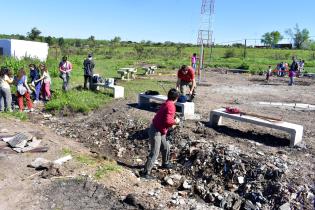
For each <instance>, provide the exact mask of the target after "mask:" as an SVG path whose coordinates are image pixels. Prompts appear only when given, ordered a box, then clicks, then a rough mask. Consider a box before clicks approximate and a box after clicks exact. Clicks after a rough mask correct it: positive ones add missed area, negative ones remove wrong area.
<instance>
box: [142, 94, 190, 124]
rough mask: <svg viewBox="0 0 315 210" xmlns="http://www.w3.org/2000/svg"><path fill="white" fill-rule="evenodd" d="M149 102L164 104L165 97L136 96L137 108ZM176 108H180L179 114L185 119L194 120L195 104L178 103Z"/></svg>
mask: <svg viewBox="0 0 315 210" xmlns="http://www.w3.org/2000/svg"><path fill="white" fill-rule="evenodd" d="M150 100H155V101H160V102H165V101H166V100H167V96H164V95H145V94H144V93H140V94H139V95H138V106H139V107H143V106H145V105H148V104H149V103H150ZM175 105H176V106H178V107H180V109H181V113H182V115H183V117H184V118H185V119H195V104H194V103H193V102H186V103H179V102H176V104H175Z"/></svg>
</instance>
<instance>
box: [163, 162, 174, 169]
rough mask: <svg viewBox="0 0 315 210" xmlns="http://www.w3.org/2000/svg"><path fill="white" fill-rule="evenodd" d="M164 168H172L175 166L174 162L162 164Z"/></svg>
mask: <svg viewBox="0 0 315 210" xmlns="http://www.w3.org/2000/svg"><path fill="white" fill-rule="evenodd" d="M161 168H163V169H172V168H173V164H172V163H166V164H162V167H161Z"/></svg>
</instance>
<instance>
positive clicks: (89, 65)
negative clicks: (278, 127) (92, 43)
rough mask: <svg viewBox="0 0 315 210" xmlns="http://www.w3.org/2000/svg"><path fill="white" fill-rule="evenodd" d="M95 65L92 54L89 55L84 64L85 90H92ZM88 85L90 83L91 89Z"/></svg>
mask: <svg viewBox="0 0 315 210" xmlns="http://www.w3.org/2000/svg"><path fill="white" fill-rule="evenodd" d="M94 67H95V64H94V61H93V57H92V54H91V53H90V54H88V57H87V58H86V59H85V60H84V62H83V70H84V89H90V90H91V88H92V78H93V70H94ZM87 83H89V88H88V86H87Z"/></svg>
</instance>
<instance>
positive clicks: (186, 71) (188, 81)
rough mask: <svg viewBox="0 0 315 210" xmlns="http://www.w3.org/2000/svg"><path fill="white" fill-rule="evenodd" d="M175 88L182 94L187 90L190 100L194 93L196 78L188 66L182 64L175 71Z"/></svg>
mask: <svg viewBox="0 0 315 210" xmlns="http://www.w3.org/2000/svg"><path fill="white" fill-rule="evenodd" d="M176 89H177V90H178V89H179V90H180V93H181V94H182V95H186V94H187V92H188V91H187V90H189V95H190V97H191V98H190V100H192V99H193V98H194V96H195V94H196V92H195V89H196V80H195V73H194V69H193V68H192V67H190V66H186V65H183V66H182V67H181V68H180V69H179V70H178V72H177V83H176Z"/></svg>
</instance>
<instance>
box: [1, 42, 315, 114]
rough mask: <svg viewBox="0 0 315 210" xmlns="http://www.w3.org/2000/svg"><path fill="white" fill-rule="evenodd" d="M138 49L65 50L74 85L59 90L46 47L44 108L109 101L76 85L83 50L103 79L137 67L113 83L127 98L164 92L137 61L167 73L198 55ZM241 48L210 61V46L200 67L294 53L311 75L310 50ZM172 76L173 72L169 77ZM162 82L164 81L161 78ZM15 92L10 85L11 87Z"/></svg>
mask: <svg viewBox="0 0 315 210" xmlns="http://www.w3.org/2000/svg"><path fill="white" fill-rule="evenodd" d="M143 48H144V49H143V53H142V54H137V52H136V50H135V48H134V47H133V46H127V47H122V46H117V47H116V48H111V47H109V46H103V47H99V48H93V49H89V48H82V49H81V48H78V49H77V50H76V51H74V52H76V54H70V55H69V54H68V59H69V61H70V62H72V64H73V71H72V74H71V80H70V83H71V87H73V89H72V90H71V91H70V92H68V93H64V92H62V91H61V86H62V81H61V79H60V78H59V77H58V74H59V73H58V64H59V61H60V58H61V57H62V54H61V52H60V50H57V51H56V49H55V48H54V49H50V50H49V56H48V60H47V66H48V70H49V72H50V74H51V76H52V84H51V88H52V90H53V98H52V100H51V101H49V102H48V103H47V104H46V110H48V111H57V112H58V111H61V110H70V111H73V112H83V113H87V112H90V111H92V110H93V109H96V108H98V107H100V106H103V105H104V104H106V103H108V102H110V101H111V100H112V97H110V95H109V94H108V92H109V91H103V90H102V92H99V93H94V92H90V91H80V90H78V89H77V87H80V86H83V69H82V63H83V60H84V59H85V56H86V54H87V53H88V52H91V51H93V52H94V59H95V63H96V67H95V73H98V74H100V75H101V76H102V77H105V78H109V77H114V78H118V77H119V75H118V73H117V70H118V69H119V68H121V67H136V68H137V69H138V79H137V80H135V81H120V80H118V84H119V85H122V86H124V87H125V95H126V97H127V98H134V99H136V97H137V94H138V93H139V92H143V91H146V90H157V91H159V92H161V93H162V94H164V90H163V88H162V87H161V86H159V85H158V83H157V80H159V77H148V78H146V79H139V75H141V74H143V73H144V71H143V70H142V69H141V68H140V66H141V64H144V63H146V64H156V65H158V66H159V69H158V70H157V73H162V74H169V73H176V70H177V69H178V68H179V67H180V66H181V65H183V64H187V65H190V56H191V55H192V53H194V52H196V53H198V54H199V52H200V50H199V47H183V48H181V49H180V50H178V49H177V48H176V46H156V47H154V46H144V47H143ZM231 49H232V51H233V55H232V56H231V57H229V58H225V54H226V52H227V51H228V50H231ZM243 55H244V49H243V48H220V47H215V48H213V52H212V57H211V60H210V49H209V48H206V49H205V66H206V67H225V68H233V69H234V68H244V67H247V68H248V69H249V71H250V72H251V73H258V72H262V71H266V70H267V69H268V66H269V65H271V66H272V67H275V66H276V64H277V63H279V62H288V63H291V57H292V56H293V55H295V56H297V57H298V58H301V59H304V60H305V71H306V72H314V73H315V52H314V51H308V50H295V49H293V50H280V49H255V48H247V55H246V58H244V57H243ZM33 62H35V63H38V61H36V60H35V61H33V60H30V59H25V60H22V61H15V60H14V59H2V58H0V65H9V66H10V67H12V68H13V69H15V70H17V69H18V68H20V67H22V66H24V67H25V68H26V69H27V65H28V64H29V63H33ZM170 78H173V79H174V80H175V79H176V76H170ZM164 83H165V82H164ZM174 86H175V82H172V83H168V84H167V85H165V89H167V90H168V89H169V88H171V87H174ZM12 90H14V87H12ZM9 115H12V116H17V117H18V118H22V119H25V117H26V115H25V116H20V115H19V114H9Z"/></svg>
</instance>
